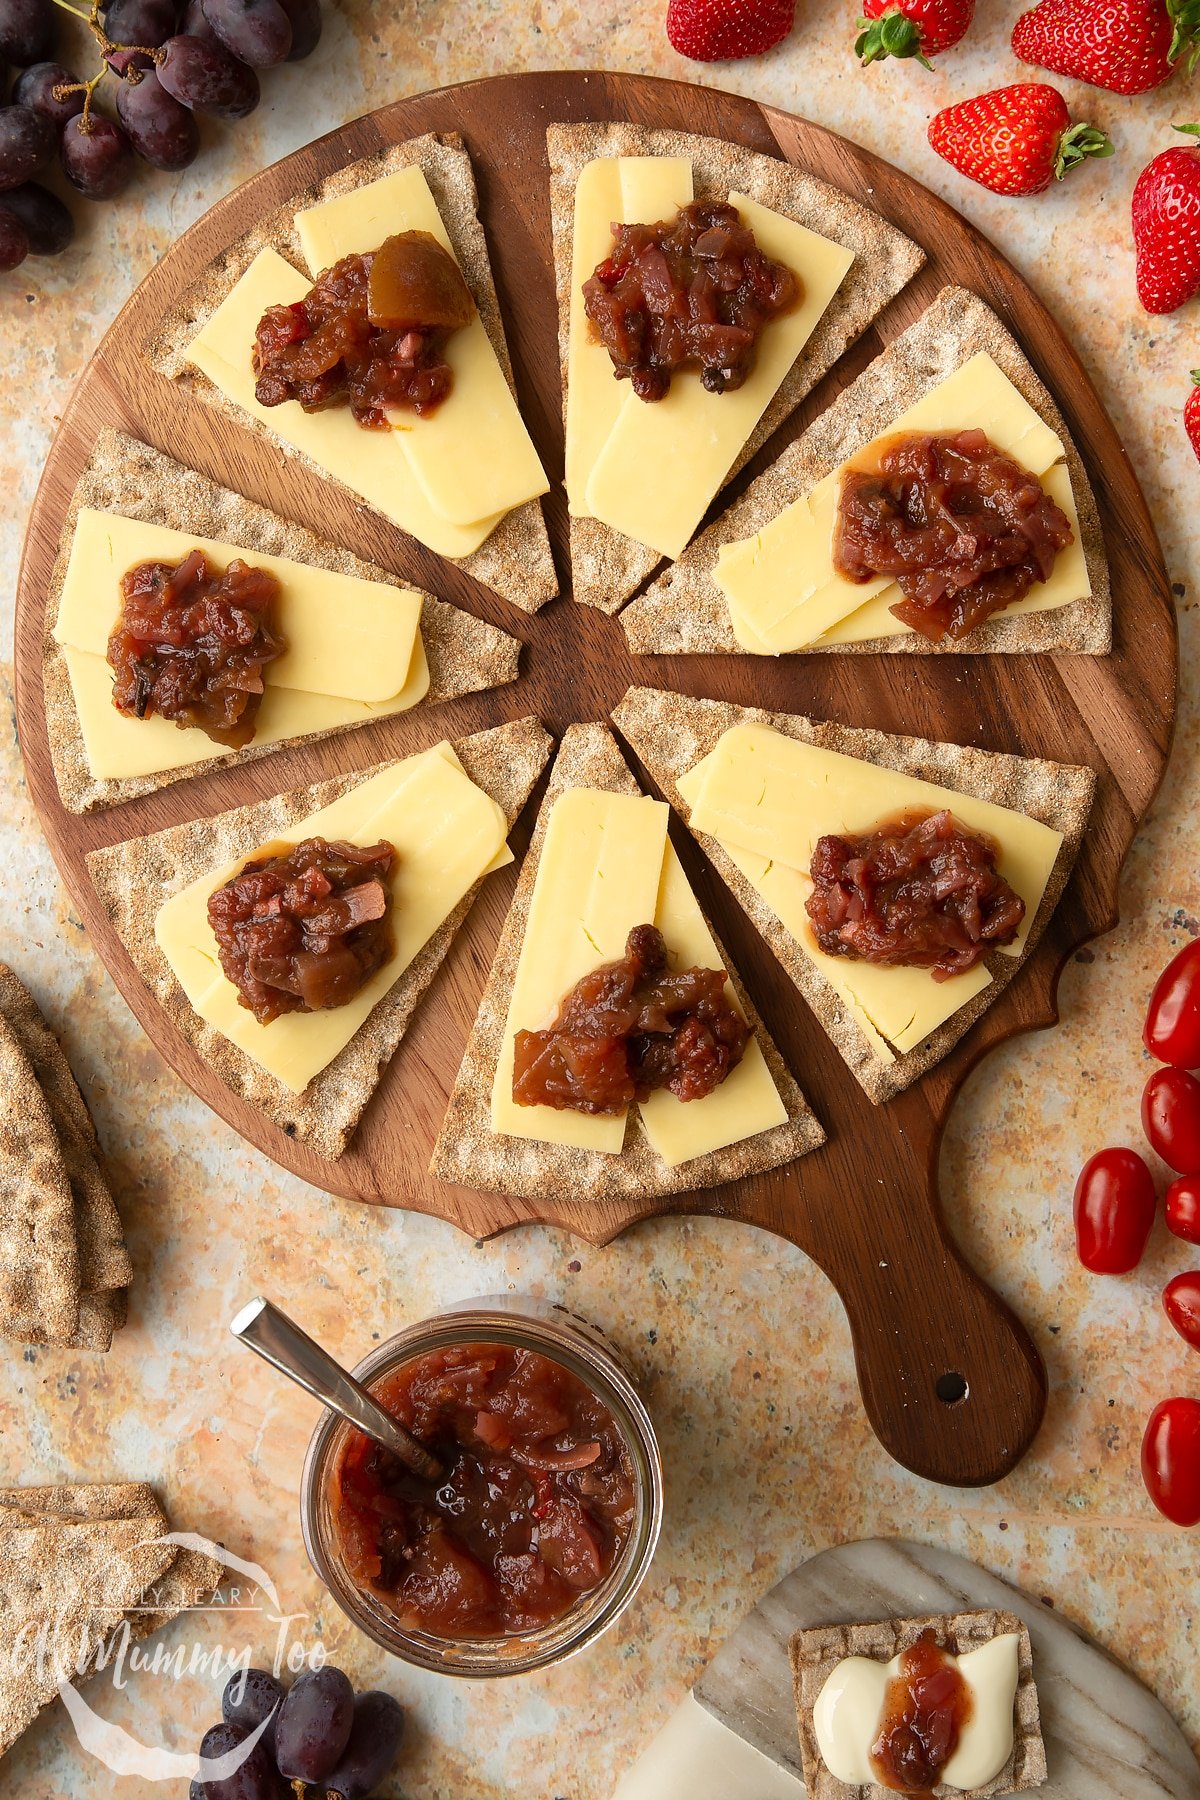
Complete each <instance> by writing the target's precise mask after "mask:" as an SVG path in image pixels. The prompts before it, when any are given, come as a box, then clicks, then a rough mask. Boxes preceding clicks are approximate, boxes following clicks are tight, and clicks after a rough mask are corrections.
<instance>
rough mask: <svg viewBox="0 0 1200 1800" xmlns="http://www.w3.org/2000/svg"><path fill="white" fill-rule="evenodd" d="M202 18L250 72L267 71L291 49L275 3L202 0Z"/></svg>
mask: <svg viewBox="0 0 1200 1800" xmlns="http://www.w3.org/2000/svg"><path fill="white" fill-rule="evenodd" d="M202 4H203V7H204V16H205V18H206V19H207V20H208V22H209V24H210V25H211V26H212V28H213V30H214V31H215V32H216V34H217V36H218V37H219V38H220V40H221V42H222V43H223V44H224V46H225V48H226V49H227V50H228V51H229V54H230V55H231V56H236V57H238V58H240V60H241V61H242V62H244V63H248V64H249V65H250V67H251V68H252V69H271V68H274V66H275V64H276V63H281V62H283V61H284V60H285V59H286V57H287V56H288V54H289V52H290V51H291V48H292V28H291V25H290V24H289V23H288V16H287V14H286V13H285V12H284V10H283V8H282V6H280V4H279V0H202Z"/></svg>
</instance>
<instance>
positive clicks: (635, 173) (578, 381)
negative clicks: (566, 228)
mask: <svg viewBox="0 0 1200 1800" xmlns="http://www.w3.org/2000/svg"><path fill="white" fill-rule="evenodd" d="M692 197H693V187H692V163H691V158H690V157H687V156H599V157H596V158H595V159H594V160H593V161H592V162H590V163H587V164H585V165H584V167H583V168H582V169H581V170H580V172H579V180H578V181H577V182H576V184H575V219H574V226H573V237H572V249H571V299H570V314H569V325H568V336H567V446H566V476H565V480H566V488H567V503H568V506H569V509H570V511H571V513H572V514H573V515H574V517H576V518H579V517H581V516H586V513H587V497H586V496H587V484H588V478H589V476H590V475H591V472H592V469H593V467H594V466H595V462H596V458H597V456H598V455H599V453H600V451H601V449H602V448H603V445H604V441H605V439H606V438H607V437H608V434H609V432H610V431H611V430H612V428H613V426H614V425H615V424H616V422H617V416H618V414H619V413H620V411H621V408H622V406H623V404H624V402H625V400H626V399H627V397H628V394H629V387H628V384H627V383H626V382H623V381H618V380H617V379H616V376H615V375H614V373H613V366H612V358H611V357H610V356H609V354H608V351H607V350H606V349H605V348H604V345H603V344H602V343H601V342H600V340H599V338H598V337H596V336H595V335H594V334H593V332H592V328H591V322H590V320H589V319H588V316H587V313H586V312H585V311H584V306H583V284H584V282H585V281H586V280H587V279H588V277H589V276H590V275H591V274H592V273H593V271H594V270H595V268H596V265H597V264H598V263H601V262H603V261H604V259H605V257H607V256H608V254H609V252H610V250H611V249H612V227H613V225H615V224H619V225H636V224H654V223H656V222H657V221H658V220H659V219H670V218H673V217H674V215H675V214H676V213H677V212H678V210H679V208H680V207H681V206H687V205H688V204H689V203H690V202H691V200H692Z"/></svg>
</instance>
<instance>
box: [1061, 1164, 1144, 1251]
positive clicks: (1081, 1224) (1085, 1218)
mask: <svg viewBox="0 0 1200 1800" xmlns="http://www.w3.org/2000/svg"><path fill="white" fill-rule="evenodd" d="M1155 1204H1156V1201H1155V1194H1154V1177H1153V1176H1152V1175H1151V1173H1150V1171H1149V1169H1148V1168H1147V1167H1146V1165H1145V1163H1144V1162H1143V1161H1142V1159H1141V1157H1140V1156H1139V1155H1138V1153H1137V1151H1136V1150H1125V1149H1112V1150H1098V1151H1097V1152H1096V1154H1095V1156H1089V1158H1088V1160H1087V1161H1086V1162H1085V1163H1084V1165H1083V1167H1082V1169H1081V1170H1080V1171H1079V1180H1078V1181H1077V1182H1076V1183H1075V1247H1076V1249H1077V1250H1078V1252H1079V1260H1080V1262H1081V1263H1082V1264H1083V1266H1084V1268H1085V1269H1091V1270H1092V1272H1093V1273H1094V1274H1096V1275H1127V1274H1128V1273H1129V1271H1130V1269H1136V1268H1137V1265H1138V1263H1139V1262H1140V1261H1141V1257H1142V1251H1143V1250H1144V1249H1145V1248H1146V1239H1147V1238H1148V1237H1149V1236H1150V1227H1151V1226H1152V1225H1153V1223H1154V1209H1155Z"/></svg>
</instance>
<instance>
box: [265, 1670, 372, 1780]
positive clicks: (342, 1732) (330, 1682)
mask: <svg viewBox="0 0 1200 1800" xmlns="http://www.w3.org/2000/svg"><path fill="white" fill-rule="evenodd" d="M353 1723H354V1689H353V1688H352V1687H351V1686H350V1682H349V1680H348V1679H347V1677H346V1676H345V1675H343V1674H342V1671H341V1670H340V1669H335V1668H334V1667H333V1665H332V1663H326V1664H325V1666H324V1668H321V1669H308V1670H306V1671H305V1673H304V1674H303V1675H301V1676H299V1677H298V1678H297V1679H296V1680H295V1681H294V1682H293V1683H292V1686H291V1687H290V1688H289V1689H288V1694H287V1698H286V1700H285V1701H284V1703H283V1705H282V1706H281V1707H280V1709H279V1717H278V1719H277V1720H276V1721H275V1761H276V1762H277V1763H278V1765H279V1773H280V1774H281V1775H286V1776H287V1778H288V1780H289V1781H322V1780H323V1779H324V1777H325V1776H326V1775H327V1774H328V1772H329V1770H330V1769H332V1768H333V1767H334V1765H335V1763H336V1762H337V1761H338V1759H339V1757H340V1756H341V1754H342V1751H343V1750H344V1749H345V1748H346V1745H347V1743H348V1741H349V1738H350V1728H351V1726H352V1725H353Z"/></svg>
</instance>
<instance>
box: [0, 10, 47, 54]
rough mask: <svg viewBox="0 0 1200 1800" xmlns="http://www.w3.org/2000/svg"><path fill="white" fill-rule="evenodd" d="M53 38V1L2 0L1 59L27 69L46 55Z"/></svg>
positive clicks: (0, 20) (0, 22)
mask: <svg viewBox="0 0 1200 1800" xmlns="http://www.w3.org/2000/svg"><path fill="white" fill-rule="evenodd" d="M53 37H54V6H53V4H52V0H0V57H3V59H4V61H5V62H8V63H16V64H17V65H18V66H19V67H20V68H23V69H24V68H28V66H29V64H30V63H35V62H41V61H42V59H43V57H44V56H46V55H47V53H48V51H49V49H50V45H51V42H52V40H53Z"/></svg>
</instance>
